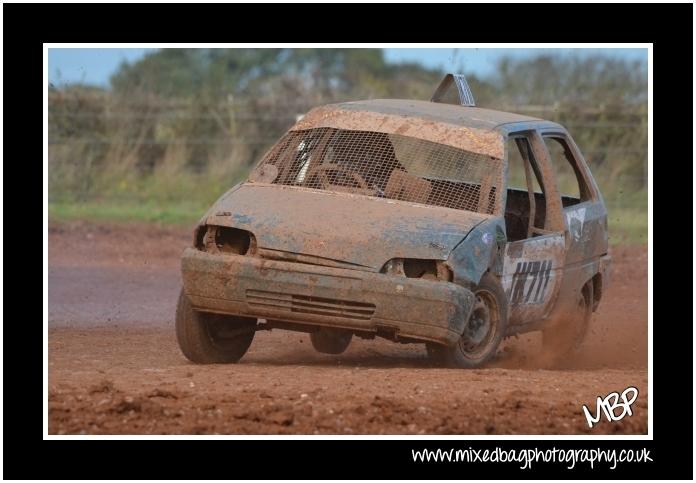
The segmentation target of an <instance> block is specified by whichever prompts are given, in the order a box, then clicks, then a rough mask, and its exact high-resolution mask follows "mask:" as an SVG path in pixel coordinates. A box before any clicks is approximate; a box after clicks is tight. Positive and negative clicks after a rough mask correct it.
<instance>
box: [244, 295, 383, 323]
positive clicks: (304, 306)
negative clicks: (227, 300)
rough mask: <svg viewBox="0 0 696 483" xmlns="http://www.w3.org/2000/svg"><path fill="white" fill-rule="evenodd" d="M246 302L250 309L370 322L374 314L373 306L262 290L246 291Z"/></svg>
mask: <svg viewBox="0 0 696 483" xmlns="http://www.w3.org/2000/svg"><path fill="white" fill-rule="evenodd" d="M246 300H247V304H249V306H250V307H252V308H254V307H255V308H260V309H271V310H281V311H286V312H296V313H302V314H313V315H328V316H332V317H342V318H346V319H359V320H370V318H371V317H372V315H373V314H374V313H375V305H374V304H369V303H364V302H353V301H350V300H338V299H328V298H323V297H312V296H307V295H297V294H286V293H279V292H266V291H263V290H247V291H246Z"/></svg>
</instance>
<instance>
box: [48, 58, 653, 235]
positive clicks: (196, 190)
mask: <svg viewBox="0 0 696 483" xmlns="http://www.w3.org/2000/svg"><path fill="white" fill-rule="evenodd" d="M495 67H496V68H495V70H494V72H493V74H491V75H490V76H487V77H485V78H478V77H476V76H473V75H471V74H467V78H468V81H469V84H470V85H471V88H472V91H473V93H474V97H475V99H476V103H477V105H478V106H480V107H486V108H491V109H501V110H506V111H512V112H518V113H521V114H527V115H532V116H535V117H541V118H545V119H550V120H554V121H558V122H560V123H562V124H564V125H565V126H566V127H568V129H569V130H570V132H571V134H572V135H573V137H574V138H575V140H576V142H577V143H578V145H579V146H580V149H581V150H582V151H583V153H584V155H585V157H586V158H587V160H588V162H589V164H590V166H591V168H592V170H593V173H594V175H595V177H596V179H597V180H598V182H599V183H600V186H601V188H602V191H603V193H604V195H605V198H606V199H607V202H608V204H609V206H610V209H611V210H612V220H611V222H612V225H613V226H615V227H616V230H615V233H616V238H617V239H629V240H630V241H636V242H645V241H646V229H647V214H646V213H647V194H646V193H647V147H648V146H647V140H648V124H647V122H648V118H647V112H648V111H647V103H648V89H647V66H646V65H645V63H643V62H636V61H626V60H619V59H615V58H611V57H604V56H601V55H595V56H582V57H580V56H550V55H542V56H538V57H532V58H527V59H512V58H502V59H501V60H500V61H499V62H498V63H497V65H496V66H495ZM459 72H464V73H465V74H466V73H467V72H466V69H460V70H459ZM443 74H444V72H443V71H441V70H438V69H430V68H426V67H424V66H422V65H420V64H418V63H398V64H395V63H389V62H387V61H386V60H385V58H384V55H383V52H382V50H381V49H161V50H158V51H154V52H151V53H149V54H147V55H146V56H145V57H144V58H142V59H141V60H139V61H137V62H134V63H132V64H128V63H123V64H122V65H121V66H120V68H119V69H118V70H117V71H116V72H115V73H114V75H113V76H112V77H111V79H110V86H109V87H107V88H98V87H93V86H88V85H79V84H77V85H76V84H72V85H67V86H62V87H58V88H57V87H53V86H52V87H50V88H49V109H48V124H49V126H48V127H49V150H48V155H49V213H50V215H51V216H52V217H68V218H69V217H93V218H94V217H96V218H106V219H126V220H127V219H145V220H161V221H172V222H191V221H193V220H195V219H197V217H198V216H200V215H201V214H202V213H203V212H204V211H205V209H206V208H207V205H209V204H210V203H211V202H213V201H214V200H215V199H216V198H217V197H218V196H219V195H220V194H222V193H223V192H224V191H225V190H226V189H227V188H229V187H231V186H232V185H233V184H235V183H236V182H237V181H239V180H241V179H243V177H244V176H245V175H246V173H247V172H248V170H249V169H250V167H251V166H252V165H253V164H254V163H255V162H256V161H257V160H258V159H259V158H260V157H261V156H262V155H263V153H264V152H265V151H266V149H268V148H269V147H270V146H271V145H272V144H273V142H274V141H275V140H277V139H278V138H279V137H280V136H281V135H282V134H283V133H284V132H285V131H286V130H287V129H288V128H289V127H290V126H292V124H293V123H294V122H295V120H296V119H297V117H298V116H299V115H302V114H304V113H305V112H307V111H308V110H309V109H311V108H312V107H315V106H317V105H319V104H324V103H328V102H339V101H347V100H356V99H370V98H406V99H429V98H430V96H431V94H432V93H433V91H434V89H435V87H436V86H437V84H438V83H439V81H440V80H441V78H442V75H443Z"/></svg>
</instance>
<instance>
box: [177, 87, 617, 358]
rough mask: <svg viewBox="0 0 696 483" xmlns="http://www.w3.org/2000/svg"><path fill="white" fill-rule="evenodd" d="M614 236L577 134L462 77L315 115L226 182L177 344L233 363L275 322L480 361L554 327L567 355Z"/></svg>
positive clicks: (202, 246) (326, 346)
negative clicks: (497, 103) (483, 94)
mask: <svg viewBox="0 0 696 483" xmlns="http://www.w3.org/2000/svg"><path fill="white" fill-rule="evenodd" d="M454 88H456V90H455V89H454ZM452 92H454V93H455V94H457V93H458V94H459V96H458V97H459V99H458V102H451V101H450V100H448V97H449V98H451V97H452V95H451V94H452ZM561 182H562V183H563V188H564V193H561V187H560V183H561ZM607 239H608V236H607V212H606V209H605V205H604V202H603V200H602V196H601V194H600V192H599V189H598V187H597V184H596V183H595V181H594V179H593V177H592V175H591V174H590V171H589V169H588V166H587V163H586V162H585V159H584V158H583V155H582V154H581V152H580V150H579V149H578V147H577V146H576V144H575V142H574V141H573V139H572V137H571V136H570V134H569V133H568V132H567V131H566V129H564V128H563V126H561V125H559V124H557V123H554V122H549V121H544V120H542V119H536V118H532V117H527V116H522V115H518V114H512V113H507V112H499V111H494V110H488V109H482V108H477V107H473V101H472V97H471V93H470V91H469V90H468V86H467V85H466V82H465V81H464V80H463V78H461V77H460V76H456V75H454V76H453V75H448V76H447V77H446V78H445V80H444V81H443V83H442V84H441V85H440V87H439V88H438V90H437V91H436V95H435V96H434V97H433V99H432V100H431V101H416V100H393V99H391V100H369V101H357V102H346V103H341V104H333V105H327V106H322V107H319V108H316V109H314V110H312V111H310V112H309V113H308V114H306V115H305V116H304V117H303V118H302V119H301V120H299V121H298V122H297V123H296V124H295V125H294V126H293V127H292V128H291V129H290V130H289V131H288V132H287V133H286V134H285V135H284V136H283V137H282V138H281V139H280V140H279V141H278V142H277V144H275V145H274V146H273V147H272V148H271V149H270V150H269V151H268V152H267V153H266V154H265V156H264V157H263V158H262V159H261V160H260V162H259V163H258V165H257V166H256V167H255V169H254V170H253V171H252V172H251V174H250V175H249V177H248V179H247V180H246V181H244V182H242V183H240V184H238V185H237V186H234V187H233V188H232V189H230V190H229V191H228V192H226V193H225V194H224V195H222V197H220V199H219V200H218V201H217V202H216V203H215V204H214V205H213V206H212V207H211V208H210V210H209V211H208V212H207V213H206V214H205V215H204V216H203V218H202V219H201V220H200V222H199V224H198V226H197V228H196V229H195V232H194V235H193V243H192V246H191V247H190V248H187V249H186V250H185V251H184V253H183V255H182V266H181V268H182V278H183V288H182V292H181V295H180V298H179V302H178V307H177V312H176V334H177V339H178V342H179V345H180V348H181V350H182V352H183V353H184V355H185V356H186V357H187V358H188V359H190V360H191V361H193V362H197V363H224V362H237V361H238V360H239V359H240V358H241V357H242V356H243V355H244V354H245V353H246V351H247V349H248V348H249V346H250V344H251V342H252V339H253V338H254V334H255V332H256V331H259V330H268V329H274V328H278V329H287V330H294V331H302V332H308V333H309V334H310V338H311V341H312V344H313V346H314V348H315V349H316V350H318V351H320V352H324V353H329V354H339V353H341V352H343V351H344V350H345V349H346V348H347V347H348V345H349V343H350V341H351V338H352V337H353V336H354V335H355V336H358V337H362V338H374V337H375V336H379V337H385V338H388V339H391V340H393V341H397V342H405V343H425V344H426V347H427V352H428V354H429V355H430V356H431V357H433V358H434V359H436V360H437V361H439V362H440V363H444V364H448V365H453V366H458V367H465V368H469V367H478V366H481V365H483V364H485V363H486V362H487V361H489V360H490V359H491V358H492V357H493V356H494V355H495V354H496V351H497V349H498V346H499V344H500V342H501V340H502V339H503V338H504V337H508V336H511V335H514V334H519V333H523V332H528V331H534V330H541V331H543V344H544V346H545V348H550V349H552V350H553V352H554V353H556V354H565V355H567V354H568V353H569V352H570V351H573V350H575V349H576V348H577V347H578V346H579V344H580V343H581V342H582V340H583V338H584V336H585V333H586V331H587V328H588V324H589V322H590V319H591V315H592V312H593V311H595V310H596V309H597V306H598V304H599V303H600V300H601V299H602V295H603V293H604V291H605V289H606V286H607V281H608V278H607V277H608V267H609V265H610V257H609V255H608V253H607V247H608V243H607Z"/></svg>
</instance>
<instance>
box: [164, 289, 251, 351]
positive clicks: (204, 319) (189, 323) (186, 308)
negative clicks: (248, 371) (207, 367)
mask: <svg viewBox="0 0 696 483" xmlns="http://www.w3.org/2000/svg"><path fill="white" fill-rule="evenodd" d="M255 326H256V319H250V318H247V317H235V316H232V315H221V314H211V313H207V312H198V311H196V310H193V307H191V303H190V302H189V300H188V297H186V294H185V293H184V291H183V290H182V291H181V294H180V295H179V304H178V305H177V307H176V339H177V341H178V342H179V348H181V352H183V353H184V355H185V356H186V358H187V359H188V360H190V361H191V362H196V363H198V364H216V363H231V362H237V361H239V359H241V358H242V356H243V355H244V354H246V351H247V350H248V349H249V346H250V345H251V341H252V340H254V333H255V330H254V328H255Z"/></svg>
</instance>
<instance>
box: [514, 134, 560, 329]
mask: <svg viewBox="0 0 696 483" xmlns="http://www.w3.org/2000/svg"><path fill="white" fill-rule="evenodd" d="M506 161H507V167H508V169H507V183H506V186H507V187H508V192H507V198H506V208H505V221H506V235H507V244H506V246H505V255H504V260H503V277H502V282H503V287H504V289H505V293H506V295H507V298H508V314H509V323H510V324H511V325H515V324H525V323H531V322H534V321H536V320H539V319H543V318H545V317H546V316H547V315H548V313H549V312H550V311H551V310H552V309H553V301H554V300H555V298H556V296H557V294H558V291H559V288H560V286H561V280H562V278H563V266H564V262H565V254H566V237H565V234H564V228H565V224H564V221H563V218H562V214H561V211H562V210H561V206H560V196H559V194H558V189H557V187H556V183H555V179H554V177H553V175H552V171H551V169H550V165H549V159H548V155H547V152H546V149H545V147H544V142H543V139H542V137H541V136H540V134H539V133H538V132H537V131H536V130H528V131H521V132H517V133H512V134H510V135H508V142H507V143H506ZM516 185H517V187H516Z"/></svg>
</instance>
